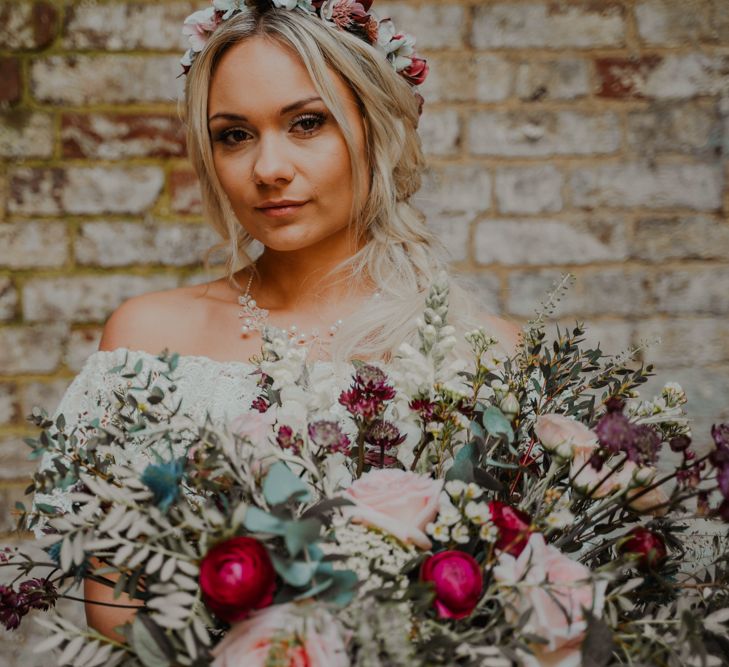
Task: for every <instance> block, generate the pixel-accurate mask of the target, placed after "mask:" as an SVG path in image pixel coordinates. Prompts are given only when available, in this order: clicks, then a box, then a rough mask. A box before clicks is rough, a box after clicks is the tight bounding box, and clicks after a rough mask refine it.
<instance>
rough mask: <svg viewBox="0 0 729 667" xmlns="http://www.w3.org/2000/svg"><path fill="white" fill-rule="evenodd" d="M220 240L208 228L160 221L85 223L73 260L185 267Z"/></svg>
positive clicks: (114, 264)
mask: <svg viewBox="0 0 729 667" xmlns="http://www.w3.org/2000/svg"><path fill="white" fill-rule="evenodd" d="M219 240H220V237H219V236H218V235H217V233H216V232H215V231H214V230H213V229H212V228H211V227H208V226H207V225H202V224H195V223H190V224H169V223H159V222H149V223H136V222H87V223H84V224H82V225H81V227H80V229H79V233H78V235H77V237H76V247H75V253H76V260H77V261H78V262H79V264H85V265H91V266H107V267H108V266H129V265H132V264H165V265H169V266H185V265H188V264H197V263H198V262H200V261H202V254H203V252H204V251H205V250H207V249H208V248H209V247H210V246H212V245H213V244H214V243H216V242H218V241H219Z"/></svg>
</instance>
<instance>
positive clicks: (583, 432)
mask: <svg viewBox="0 0 729 667" xmlns="http://www.w3.org/2000/svg"><path fill="white" fill-rule="evenodd" d="M534 434H535V435H536V436H537V438H538V439H539V442H541V443H542V446H543V447H544V449H546V450H547V451H549V452H553V453H558V454H560V456H563V457H564V458H569V457H571V456H572V455H573V454H576V453H579V452H583V453H584V452H585V451H586V450H590V453H591V452H592V450H593V449H594V448H595V447H596V446H597V435H595V433H594V432H593V431H591V430H590V429H589V428H587V426H585V425H584V424H583V423H581V422H578V421H577V420H576V419H574V418H572V417H566V416H565V415H559V414H556V413H549V414H546V415H539V417H537V421H536V423H535V424H534Z"/></svg>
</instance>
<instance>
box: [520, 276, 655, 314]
mask: <svg viewBox="0 0 729 667" xmlns="http://www.w3.org/2000/svg"><path fill="white" fill-rule="evenodd" d="M560 277H561V274H560V272H558V271H554V270H542V271H534V270H532V271H524V272H522V271H515V272H513V273H512V274H511V275H510V276H509V290H508V296H507V311H508V312H510V313H513V314H514V315H522V316H526V317H531V316H532V315H533V314H534V312H535V311H536V309H537V308H538V307H539V304H540V303H541V302H543V301H544V300H545V298H546V297H547V296H548V294H549V293H550V292H551V291H552V289H551V286H552V285H554V284H556V282H558V281H559V280H560ZM649 288H650V282H649V275H648V274H647V272H646V271H644V270H640V269H638V270H627V269H624V268H615V269H613V268H611V269H593V270H589V271H588V270H585V271H584V272H582V271H581V272H580V273H579V275H578V276H577V282H576V284H575V285H573V286H572V287H571V289H570V290H569V291H568V292H567V294H566V296H565V297H564V298H563V299H562V300H561V301H560V303H559V305H558V307H557V309H556V311H555V316H556V317H559V318H567V317H578V318H587V317H591V316H592V317H603V316H610V315H622V316H626V315H634V316H642V315H644V314H645V312H646V310H647V309H648V308H650V307H651V298H650V297H651V295H650V292H649Z"/></svg>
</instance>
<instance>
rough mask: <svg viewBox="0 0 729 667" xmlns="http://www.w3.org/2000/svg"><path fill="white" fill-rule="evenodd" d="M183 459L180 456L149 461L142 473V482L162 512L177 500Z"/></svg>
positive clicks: (182, 471)
mask: <svg viewBox="0 0 729 667" xmlns="http://www.w3.org/2000/svg"><path fill="white" fill-rule="evenodd" d="M184 461H185V459H184V457H182V458H179V459H175V460H173V461H167V462H165V463H151V464H150V465H148V466H147V467H146V468H145V469H144V472H143V473H142V477H141V478H140V479H141V481H142V483H143V484H144V485H146V486H147V487H148V488H149V489H150V490H151V491H152V493H153V494H154V503H155V504H156V505H157V507H159V508H160V509H161V510H162V511H163V512H166V511H167V510H168V509H169V507H170V505H171V504H172V503H173V502H175V500H177V496H178V495H179V492H180V482H181V481H182V478H183V476H184Z"/></svg>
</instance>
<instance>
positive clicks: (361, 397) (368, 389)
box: [339, 363, 395, 421]
mask: <svg viewBox="0 0 729 667" xmlns="http://www.w3.org/2000/svg"><path fill="white" fill-rule="evenodd" d="M394 397H395V389H394V388H393V387H392V386H391V385H389V384H387V375H385V373H383V372H382V371H381V370H380V369H379V368H377V367H376V366H372V365H370V364H365V363H360V364H359V365H358V368H357V372H356V373H355V375H354V383H353V384H352V387H351V388H350V389H348V390H345V391H343V392H342V393H341V394H340V396H339V402H340V403H341V404H342V405H343V406H344V407H345V408H347V410H348V412H349V413H350V414H351V415H352V416H354V417H358V418H359V419H362V420H364V421H371V420H373V419H375V418H376V417H377V416H378V415H380V414H381V413H382V412H383V411H384V409H385V401H389V400H391V399H392V398H394Z"/></svg>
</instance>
